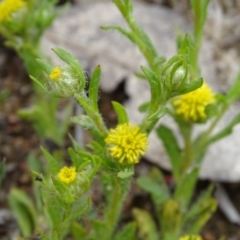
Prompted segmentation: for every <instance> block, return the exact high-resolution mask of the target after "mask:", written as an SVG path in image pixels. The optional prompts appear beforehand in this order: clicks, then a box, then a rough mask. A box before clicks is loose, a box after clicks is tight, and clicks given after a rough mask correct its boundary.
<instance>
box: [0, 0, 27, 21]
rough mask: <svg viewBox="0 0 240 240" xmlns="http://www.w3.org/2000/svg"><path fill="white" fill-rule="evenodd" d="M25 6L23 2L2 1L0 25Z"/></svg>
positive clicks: (20, 0)
mask: <svg viewBox="0 0 240 240" xmlns="http://www.w3.org/2000/svg"><path fill="white" fill-rule="evenodd" d="M25 5H26V3H25V2H24V1H23V0H3V1H2V2H1V3H0V23H1V22H3V21H4V20H6V19H8V18H10V17H11V15H12V13H14V12H17V11H18V10H19V9H20V8H22V7H24V6H25Z"/></svg>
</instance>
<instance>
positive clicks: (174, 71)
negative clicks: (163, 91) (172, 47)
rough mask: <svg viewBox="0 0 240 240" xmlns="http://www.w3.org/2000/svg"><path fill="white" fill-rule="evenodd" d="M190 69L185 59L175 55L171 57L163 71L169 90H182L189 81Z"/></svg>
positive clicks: (163, 78) (163, 77)
mask: <svg viewBox="0 0 240 240" xmlns="http://www.w3.org/2000/svg"><path fill="white" fill-rule="evenodd" d="M188 73H189V69H188V66H187V64H186V63H185V62H184V60H183V59H181V58H179V57H178V56H175V57H173V58H171V59H170V60H169V61H168V62H167V64H166V67H165V68H164V69H163V71H162V80H163V84H164V86H165V87H166V88H167V90H168V91H169V92H176V91H177V92H180V91H181V90H182V88H184V86H185V85H186V84H187V83H188V77H189V76H188V75H189V74H188Z"/></svg>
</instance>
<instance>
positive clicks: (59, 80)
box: [46, 65, 83, 98]
mask: <svg viewBox="0 0 240 240" xmlns="http://www.w3.org/2000/svg"><path fill="white" fill-rule="evenodd" d="M49 78H50V81H49V82H48V83H47V85H46V87H47V89H48V91H49V92H51V93H52V95H54V96H56V97H62V98H66V97H72V96H73V95H74V94H75V93H76V92H80V91H81V90H83V89H80V87H81V84H80V79H79V77H78V75H77V74H76V73H75V72H74V70H73V69H72V67H71V66H69V65H66V66H62V67H60V66H56V67H54V68H53V70H52V72H51V73H50V74H49Z"/></svg>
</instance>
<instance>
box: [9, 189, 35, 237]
mask: <svg viewBox="0 0 240 240" xmlns="http://www.w3.org/2000/svg"><path fill="white" fill-rule="evenodd" d="M8 203H9V205H10V207H11V210H12V212H13V215H14V216H15V217H16V219H17V222H18V224H19V227H20V229H21V232H22V234H23V236H24V237H28V236H30V235H31V234H32V233H33V231H34V230H35V227H36V223H37V213H36V212H35V207H34V206H33V203H32V202H31V201H30V199H29V197H28V196H27V195H26V194H25V193H24V192H23V191H21V190H18V189H12V190H11V192H10V194H9V197H8Z"/></svg>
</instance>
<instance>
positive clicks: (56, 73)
mask: <svg viewBox="0 0 240 240" xmlns="http://www.w3.org/2000/svg"><path fill="white" fill-rule="evenodd" d="M61 75H62V70H61V68H60V67H58V66H56V67H55V68H54V69H53V70H52V72H51V73H50V74H49V77H50V79H51V80H52V81H56V80H58V79H59V78H60V77H61Z"/></svg>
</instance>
